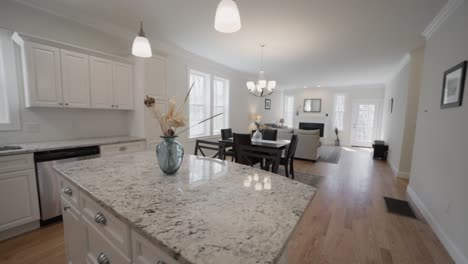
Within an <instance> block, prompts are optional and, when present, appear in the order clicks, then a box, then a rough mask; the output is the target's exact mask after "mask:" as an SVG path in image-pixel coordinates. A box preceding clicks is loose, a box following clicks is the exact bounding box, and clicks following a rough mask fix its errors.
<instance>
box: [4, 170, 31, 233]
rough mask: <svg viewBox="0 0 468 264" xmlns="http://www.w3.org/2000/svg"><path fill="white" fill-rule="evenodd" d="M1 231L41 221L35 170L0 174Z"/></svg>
mask: <svg viewBox="0 0 468 264" xmlns="http://www.w3.org/2000/svg"><path fill="white" fill-rule="evenodd" d="M0 212H2V213H0V231H4V230H7V229H10V228H13V227H16V226H20V225H23V224H27V223H30V222H33V221H35V220H39V203H38V201H37V187H36V174H35V172H34V170H33V169H29V170H24V171H15V172H9V173H3V174H0Z"/></svg>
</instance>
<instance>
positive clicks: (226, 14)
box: [214, 0, 241, 33]
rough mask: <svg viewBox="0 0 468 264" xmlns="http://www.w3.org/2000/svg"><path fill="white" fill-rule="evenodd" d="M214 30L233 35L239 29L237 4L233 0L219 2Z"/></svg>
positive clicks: (239, 21)
mask: <svg viewBox="0 0 468 264" xmlns="http://www.w3.org/2000/svg"><path fill="white" fill-rule="evenodd" d="M214 28H215V29H216V30H217V31H219V32H222V33H234V32H236V31H239V30H240V29H241V20H240V14H239V9H238V8H237V4H236V3H235V2H234V1H233V0H221V2H219V4H218V8H217V9H216V14H215V24H214Z"/></svg>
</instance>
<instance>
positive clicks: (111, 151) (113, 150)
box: [101, 141, 145, 157]
mask: <svg viewBox="0 0 468 264" xmlns="http://www.w3.org/2000/svg"><path fill="white" fill-rule="evenodd" d="M143 150H145V142H144V141H139V142H131V143H122V144H113V145H103V146H101V156H103V157H110V156H114V155H119V154H129V153H134V152H138V151H143Z"/></svg>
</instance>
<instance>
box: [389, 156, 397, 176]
mask: <svg viewBox="0 0 468 264" xmlns="http://www.w3.org/2000/svg"><path fill="white" fill-rule="evenodd" d="M387 163H388V166H390V169H392V171H393V175H395V176H396V175H398V168H397V167H395V165H393V163H392V161H391V160H390V159H387Z"/></svg>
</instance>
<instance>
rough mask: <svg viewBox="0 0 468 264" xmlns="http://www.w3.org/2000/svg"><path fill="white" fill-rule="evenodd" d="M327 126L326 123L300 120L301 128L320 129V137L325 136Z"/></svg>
mask: <svg viewBox="0 0 468 264" xmlns="http://www.w3.org/2000/svg"><path fill="white" fill-rule="evenodd" d="M324 127H325V124H324V123H305V122H300V123H299V129H304V130H317V129H318V130H320V137H323V129H324Z"/></svg>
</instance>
